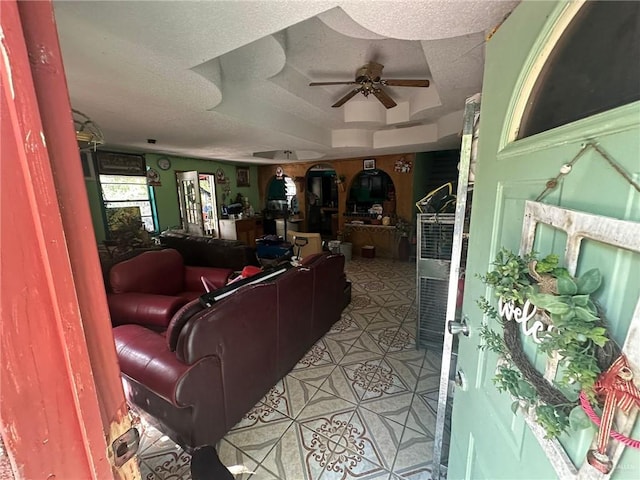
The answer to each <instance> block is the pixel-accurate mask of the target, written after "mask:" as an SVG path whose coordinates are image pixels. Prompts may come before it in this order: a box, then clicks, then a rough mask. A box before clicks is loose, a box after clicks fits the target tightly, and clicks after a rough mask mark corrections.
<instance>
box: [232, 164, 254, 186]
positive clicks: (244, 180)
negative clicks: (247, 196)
mask: <svg viewBox="0 0 640 480" xmlns="http://www.w3.org/2000/svg"><path fill="white" fill-rule="evenodd" d="M236 186H238V187H249V186H251V185H250V184H249V167H236Z"/></svg>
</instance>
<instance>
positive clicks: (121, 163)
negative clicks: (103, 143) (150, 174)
mask: <svg viewBox="0 0 640 480" xmlns="http://www.w3.org/2000/svg"><path fill="white" fill-rule="evenodd" d="M96 157H97V161H96V163H97V166H98V173H100V174H103V175H144V176H146V175H147V165H146V162H145V159H144V155H135V154H131V153H117V152H103V151H98V152H96Z"/></svg>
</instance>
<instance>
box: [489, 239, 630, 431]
mask: <svg viewBox="0 0 640 480" xmlns="http://www.w3.org/2000/svg"><path fill="white" fill-rule="evenodd" d="M493 266H494V269H493V270H492V271H490V272H488V273H487V274H486V275H484V276H482V275H480V276H479V278H480V279H481V280H482V281H483V282H484V283H485V284H487V285H489V286H491V287H492V288H493V290H494V292H495V295H496V297H498V298H499V299H500V304H499V306H502V305H503V304H504V303H506V302H512V304H511V305H516V306H517V308H519V309H520V310H518V313H521V312H523V311H524V306H525V305H526V304H527V302H529V303H530V304H533V305H535V307H536V308H537V309H538V314H539V315H537V316H536V319H537V320H536V321H538V322H542V323H543V324H544V325H545V326H546V329H544V331H543V332H542V334H541V335H538V336H537V339H536V340H537V342H538V348H539V349H540V350H541V351H542V352H545V353H547V354H548V355H549V356H551V355H552V354H553V353H554V352H557V353H558V354H559V356H560V363H559V365H560V366H561V367H562V368H561V371H562V376H561V378H560V379H559V380H558V381H556V382H554V383H553V384H551V383H549V382H548V381H547V380H546V379H545V378H544V377H543V375H542V374H541V373H540V372H539V371H538V370H537V369H536V368H535V367H534V366H533V365H532V364H531V362H529V359H528V358H527V357H526V355H525V354H524V352H523V350H522V341H521V338H520V332H519V327H518V323H517V322H516V321H513V320H504V319H503V318H502V315H501V311H502V310H501V311H499V310H498V309H497V308H495V307H494V306H492V304H491V302H489V300H487V299H486V298H485V297H481V298H480V299H479V300H478V302H477V303H478V306H479V307H480V309H481V310H482V311H483V312H484V313H485V315H487V317H489V318H492V319H494V320H496V321H497V322H499V323H500V324H501V325H502V327H503V334H502V335H500V334H498V333H497V332H496V331H494V330H492V329H491V328H490V327H489V326H488V325H486V324H483V326H482V327H481V330H480V337H481V339H482V341H483V342H482V344H481V345H480V346H479V348H480V349H483V350H484V349H486V350H490V351H492V352H495V353H497V354H498V355H500V356H501V357H502V360H501V361H500V362H499V363H498V367H497V370H496V375H495V377H494V378H493V382H494V384H495V385H496V387H497V389H498V390H499V391H501V392H505V391H506V392H509V393H510V394H511V396H512V397H513V398H514V402H513V403H512V405H511V409H512V411H513V413H514V414H515V413H516V412H517V411H518V408H519V407H520V406H522V407H524V408H526V409H533V411H534V412H535V417H536V422H537V423H538V424H539V425H540V426H542V427H543V428H544V429H545V431H546V437H547V438H555V437H557V436H559V435H560V434H562V433H563V432H565V431H566V430H567V428H568V427H569V426H571V427H572V428H573V429H576V430H579V429H583V428H586V427H587V426H589V425H590V421H589V419H588V417H587V416H586V414H585V413H584V411H583V410H582V408H581V407H580V406H579V401H578V397H579V395H580V391H581V390H582V391H584V392H585V393H586V394H587V396H588V397H589V398H590V399H591V400H595V394H594V391H593V385H594V383H595V381H596V380H597V378H598V375H599V374H600V373H601V372H602V371H605V370H606V369H607V368H609V366H610V365H611V363H612V362H613V361H614V360H615V359H616V358H617V357H618V356H619V355H620V348H619V347H618V346H617V345H616V344H615V342H613V341H611V338H610V337H609V333H608V331H607V328H606V325H605V321H604V318H603V315H602V312H601V310H600V309H599V308H598V306H597V304H596V303H595V302H594V301H593V299H592V298H591V295H592V294H593V293H594V292H596V291H597V290H598V289H599V288H600V285H601V283H602V277H601V275H600V271H599V270H598V269H597V268H594V269H592V270H589V271H588V272H585V273H584V274H583V275H582V276H580V277H579V278H574V277H572V276H571V275H570V274H569V272H568V271H567V270H566V269H565V268H562V267H559V266H558V256H557V255H553V254H552V255H548V256H547V257H545V258H543V259H542V260H538V258H537V256H536V254H533V253H532V254H528V255H526V256H524V257H521V256H518V255H516V254H514V253H512V252H510V251H508V250H505V249H502V250H501V251H500V252H499V253H498V255H497V256H496V259H495V262H493ZM502 313H504V311H502ZM523 326H524V327H526V322H524V325H523Z"/></svg>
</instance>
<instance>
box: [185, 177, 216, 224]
mask: <svg viewBox="0 0 640 480" xmlns="http://www.w3.org/2000/svg"><path fill="white" fill-rule="evenodd" d="M176 182H177V185H178V199H179V204H180V219H181V223H182V228H183V229H184V230H185V231H186V232H188V233H192V234H194V235H210V236H214V237H215V236H217V227H218V208H217V202H216V190H215V179H214V177H213V175H212V174H210V173H199V172H197V171H195V170H193V171H190V172H177V173H176Z"/></svg>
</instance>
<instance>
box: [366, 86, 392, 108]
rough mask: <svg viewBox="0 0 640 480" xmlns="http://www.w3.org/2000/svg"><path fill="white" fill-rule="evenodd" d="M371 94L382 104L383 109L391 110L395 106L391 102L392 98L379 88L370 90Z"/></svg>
mask: <svg viewBox="0 0 640 480" xmlns="http://www.w3.org/2000/svg"><path fill="white" fill-rule="evenodd" d="M371 92H372V93H373V94H374V95H375V96H376V98H377V99H378V100H380V103H382V104H383V105H384V106H385V107H387V108H393V107H395V106H396V105H397V103H396V102H394V101H393V98H391V97H390V96H389V95H387V92H385V91H384V90H382V89H381V88H374V89H372V90H371Z"/></svg>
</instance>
